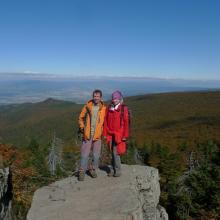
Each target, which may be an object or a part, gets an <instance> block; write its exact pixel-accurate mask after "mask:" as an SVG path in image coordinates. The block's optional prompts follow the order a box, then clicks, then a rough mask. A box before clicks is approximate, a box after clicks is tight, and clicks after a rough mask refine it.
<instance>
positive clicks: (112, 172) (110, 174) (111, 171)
mask: <svg viewBox="0 0 220 220" xmlns="http://www.w3.org/2000/svg"><path fill="white" fill-rule="evenodd" d="M107 175H108V177H112V176H113V175H114V170H112V169H111V168H110V170H109V172H108V174H107Z"/></svg>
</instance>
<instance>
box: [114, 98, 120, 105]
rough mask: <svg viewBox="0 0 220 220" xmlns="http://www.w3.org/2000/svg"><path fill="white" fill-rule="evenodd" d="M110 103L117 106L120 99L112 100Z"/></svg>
mask: <svg viewBox="0 0 220 220" xmlns="http://www.w3.org/2000/svg"><path fill="white" fill-rule="evenodd" d="M112 103H113V105H117V104H118V103H120V99H113V100H112Z"/></svg>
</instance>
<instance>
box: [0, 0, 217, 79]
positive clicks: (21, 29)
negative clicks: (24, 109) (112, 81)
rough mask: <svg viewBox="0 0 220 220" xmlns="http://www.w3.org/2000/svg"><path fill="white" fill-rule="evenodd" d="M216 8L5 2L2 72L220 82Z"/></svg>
mask: <svg viewBox="0 0 220 220" xmlns="http://www.w3.org/2000/svg"><path fill="white" fill-rule="evenodd" d="M219 11H220V1H218V0H175V1H174V0H144V1H141V0H78V1H76V0H69V1H67V0H59V1H56V0H0V72H16V73H19V72H20V73H27V74H28V73H47V74H57V75H71V76H82V75H83V76H86V75H95V76H102V75H108V76H145V77H157V78H180V79H182V78H184V79H220V13H219Z"/></svg>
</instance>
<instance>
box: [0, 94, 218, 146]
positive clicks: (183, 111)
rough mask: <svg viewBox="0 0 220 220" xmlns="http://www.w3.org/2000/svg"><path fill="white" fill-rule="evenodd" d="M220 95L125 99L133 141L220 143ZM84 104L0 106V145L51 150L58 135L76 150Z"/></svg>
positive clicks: (51, 102)
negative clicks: (32, 145)
mask: <svg viewBox="0 0 220 220" xmlns="http://www.w3.org/2000/svg"><path fill="white" fill-rule="evenodd" d="M219 100H220V91H219V92H178V93H177V92H174V93H162V94H148V95H139V96H132V97H127V98H125V103H126V104H127V105H128V107H129V109H130V112H131V136H132V137H133V138H134V139H135V140H136V141H137V142H138V145H139V146H143V144H144V143H145V144H147V145H149V146H151V145H152V144H153V143H160V144H162V145H165V146H170V147H172V148H177V147H178V146H179V145H181V144H183V143H187V144H188V146H190V147H193V146H194V145H195V143H199V142H203V141H205V140H215V139H216V140H219V137H220V102H219ZM81 109H82V105H81V104H76V103H73V102H67V101H61V100H54V99H51V98H50V99H47V100H44V101H43V102H38V103H25V104H13V105H4V106H0V143H6V144H8V143H9V144H14V145H15V146H21V147H22V146H28V144H29V143H30V142H31V140H32V138H34V139H36V140H37V141H38V142H39V143H40V144H43V145H46V144H48V143H49V142H50V141H51V139H52V137H53V134H54V132H56V135H57V137H59V138H61V139H62V140H63V141H64V142H65V144H71V145H75V144H76V143H75V139H76V137H77V129H78V116H79V113H80V111H81Z"/></svg>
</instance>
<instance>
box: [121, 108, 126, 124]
mask: <svg viewBox="0 0 220 220" xmlns="http://www.w3.org/2000/svg"><path fill="white" fill-rule="evenodd" d="M125 106H126V105H125V104H122V105H121V114H120V126H122V121H123V118H124V112H125Z"/></svg>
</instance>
